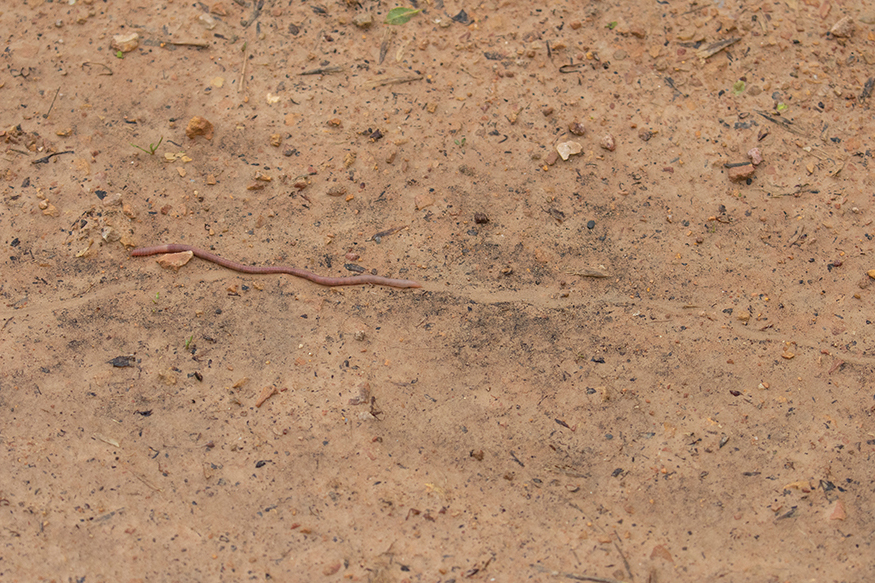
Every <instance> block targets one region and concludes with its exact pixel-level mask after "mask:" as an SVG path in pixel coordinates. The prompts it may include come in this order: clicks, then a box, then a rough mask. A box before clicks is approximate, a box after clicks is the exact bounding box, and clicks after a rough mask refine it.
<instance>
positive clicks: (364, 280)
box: [131, 244, 422, 288]
mask: <svg viewBox="0 0 875 583" xmlns="http://www.w3.org/2000/svg"><path fill="white" fill-rule="evenodd" d="M184 251H191V252H192V254H194V255H195V256H197V257H200V258H201V259H205V260H207V261H212V262H213V263H215V264H217V265H221V266H222V267H227V268H228V269H233V270H234V271H239V272H241V273H287V274H289V275H294V276H295V277H301V278H304V279H307V280H310V281H312V282H313V283H318V284H319V285H324V286H328V287H337V286H341V285H365V284H368V283H371V284H374V285H385V286H389V287H400V288H408V287H422V285H420V284H419V282H416V281H411V280H409V279H392V278H389V277H382V276H380V275H368V274H365V275H353V276H350V277H325V276H322V275H316V274H315V273H312V272H309V271H307V270H305V269H299V268H297V267H289V266H287V265H262V266H258V265H246V264H244V263H238V262H236V261H231V260H230V259H225V258H224V257H219V256H218V255H216V254H214V253H210V252H209V251H204V250H203V249H199V248H198V247H193V246H191V245H180V244H173V245H157V246H155V247H139V248H137V249H134V250H133V251H131V257H146V256H147V255H160V254H162V253H181V252H184Z"/></svg>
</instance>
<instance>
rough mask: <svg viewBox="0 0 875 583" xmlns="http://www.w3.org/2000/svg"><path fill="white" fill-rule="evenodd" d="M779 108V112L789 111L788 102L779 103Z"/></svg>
mask: <svg viewBox="0 0 875 583" xmlns="http://www.w3.org/2000/svg"><path fill="white" fill-rule="evenodd" d="M777 110H778V113H781V112H782V111H787V104H786V103H779V104H778V107H777Z"/></svg>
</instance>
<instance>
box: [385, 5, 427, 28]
mask: <svg viewBox="0 0 875 583" xmlns="http://www.w3.org/2000/svg"><path fill="white" fill-rule="evenodd" d="M420 12H422V9H421V8H420V9H419V10H414V9H413V8H405V7H403V6H398V7H397V8H393V9H392V10H390V11H389V14H387V15H386V24H406V23H407V22H410V19H411V18H413V17H414V16H416V15H417V14H419V13H420Z"/></svg>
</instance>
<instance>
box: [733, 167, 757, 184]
mask: <svg viewBox="0 0 875 583" xmlns="http://www.w3.org/2000/svg"><path fill="white" fill-rule="evenodd" d="M727 170H728V172H727V174H728V175H729V180H731V181H733V182H741V181H743V180H747V179H748V178H750V177H752V176H753V173H754V172H755V171H756V168H755V167H754V165H753V164H742V165H741V166H733V167H731V168H728V169H727Z"/></svg>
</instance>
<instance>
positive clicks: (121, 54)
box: [115, 51, 125, 59]
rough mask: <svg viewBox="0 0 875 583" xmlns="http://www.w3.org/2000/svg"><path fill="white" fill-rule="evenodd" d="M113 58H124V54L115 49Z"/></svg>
mask: <svg viewBox="0 0 875 583" xmlns="http://www.w3.org/2000/svg"><path fill="white" fill-rule="evenodd" d="M115 58H116V59H124V58H125V54H124V53H123V52H121V51H116V52H115Z"/></svg>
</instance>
